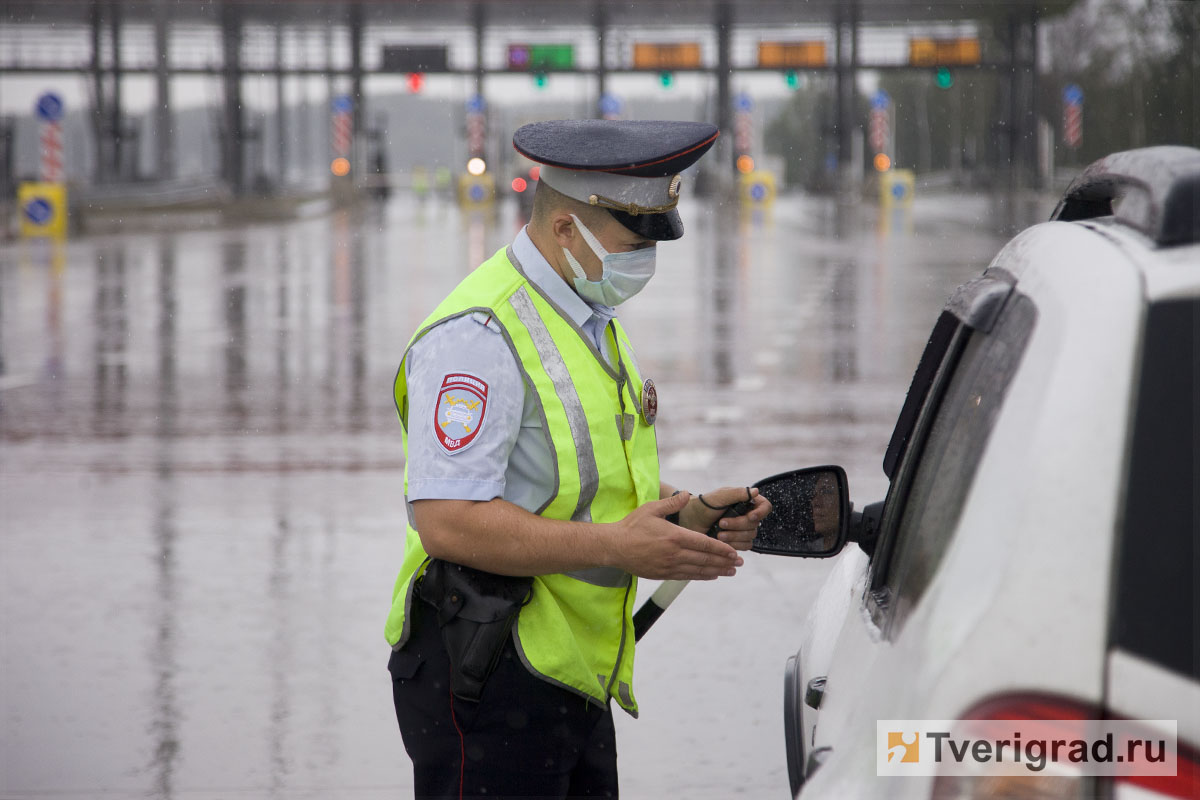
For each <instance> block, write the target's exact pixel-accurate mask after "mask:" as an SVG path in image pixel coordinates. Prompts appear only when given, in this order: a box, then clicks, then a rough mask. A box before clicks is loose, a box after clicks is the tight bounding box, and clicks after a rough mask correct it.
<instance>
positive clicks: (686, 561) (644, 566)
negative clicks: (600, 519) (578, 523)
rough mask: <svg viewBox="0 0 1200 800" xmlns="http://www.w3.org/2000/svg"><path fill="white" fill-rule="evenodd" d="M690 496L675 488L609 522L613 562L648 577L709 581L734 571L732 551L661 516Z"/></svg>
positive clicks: (738, 562)
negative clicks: (668, 494) (619, 519)
mask: <svg viewBox="0 0 1200 800" xmlns="http://www.w3.org/2000/svg"><path fill="white" fill-rule="evenodd" d="M690 499H691V495H690V494H688V493H687V492H680V493H679V494H677V495H674V496H672V497H667V498H664V499H662V500H655V501H653V502H650V503H646V504H645V505H642V506H639V507H638V508H636V509H634V510H633V511H632V512H630V513H629V514H628V515H627V516H626V517H625V518H624V519H622V520H621V521H620V522H613V523H610V524H611V525H612V532H613V547H614V555H613V561H614V563H615V564H616V565H617V566H620V567H621V568H622V569H624V570H625V571H626V572H632V573H633V574H634V575H637V576H638V577H641V578H651V579H653V580H705V581H710V580H713V579H714V578H720V577H725V576H731V575H734V574H735V573H736V572H737V567H740V566H742V563H743V562H742V559H741V557H740V556H738V554H737V551H736V550H734V549H733V548H732V547H730V546H729V545H727V544H725V542H722V541H718V540H717V539H711V538H709V537H707V536H705V535H704V534H702V533H697V532H695V531H690V530H687V529H686V528H681V527H679V526H678V525H672V524H671V523H670V522H667V520H666V519H665V517H666V516H667V515H668V514H673V513H675V512H676V511H679V510H680V509H682V508H683V507H684V506H685V505H687V502H688V500H690Z"/></svg>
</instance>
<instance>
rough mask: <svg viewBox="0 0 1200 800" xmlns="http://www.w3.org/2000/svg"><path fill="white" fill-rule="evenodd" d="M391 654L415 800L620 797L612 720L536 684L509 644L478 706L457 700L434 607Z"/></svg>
mask: <svg viewBox="0 0 1200 800" xmlns="http://www.w3.org/2000/svg"><path fill="white" fill-rule="evenodd" d="M412 615H413V619H412V621H411V622H412V625H413V630H412V633H411V635H410V637H409V640H408V642H407V643H406V644H405V646H404V649H403V650H396V651H393V652H392V655H391V659H390V660H389V661H388V671H389V672H391V674H392V697H393V700H394V702H395V705H396V720H397V721H398V722H399V723H400V733H401V735H402V736H403V738H404V749H405V750H406V751H408V755H409V757H410V758H411V759H412V762H413V776H414V787H415V795H416V797H417V798H421V800H424V799H425V798H453V799H454V800H458V798H475V797H486V798H489V800H494V799H495V798H522V800H524V799H525V798H559V800H562V798H568V797H617V749H616V732H615V730H614V728H613V719H612V710H611V708H609V707H607V706H606V707H604V708H601V707H599V706H597V705H596V704H595V703H591V702H588V701H587V700H585V699H584V698H582V697H580V696H579V695H576V694H573V693H571V692H569V691H567V690H565V689H560V688H559V687H557V686H553V685H551V684H549V683H547V682H546V681H543V680H541V679H540V678H536V677H534V676H533V675H532V674H531V673H530V672H529V670H527V669H526V668H525V667H524V665H522V663H521V661H520V658H519V657H518V656H517V653H516V648H515V646H514V645H513V643H512V640H511V638H510V639H509V641H508V643H507V644H506V645H505V647H504V651H503V653H502V654H501V657H500V662H499V665H498V666H497V667H496V671H495V672H493V673H492V676H491V677H490V678H489V679H488V682H487V686H486V687H484V690H483V696H482V697H481V699H480V701H479V702H478V703H473V702H470V701H468V700H462V699H460V698H457V697H454V696H453V695H452V694H451V693H450V662H449V660H448V658H447V656H446V649H445V647H443V645H442V637H441V630H440V629H439V628H438V624H437V618H436V614H435V612H434V610H433V608H432V607H430V606H429V605H427V604H426V603H424V602H422V601H421V600H419V599H417V598H415V597H414V598H413V603H412Z"/></svg>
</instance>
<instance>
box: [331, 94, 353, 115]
mask: <svg viewBox="0 0 1200 800" xmlns="http://www.w3.org/2000/svg"><path fill="white" fill-rule="evenodd" d="M333 110H334V111H337V112H339V113H342V112H349V111H352V110H354V101H353V100H351V99H350V95H348V94H339V95H338V96H337V97H335V98H334V99H333Z"/></svg>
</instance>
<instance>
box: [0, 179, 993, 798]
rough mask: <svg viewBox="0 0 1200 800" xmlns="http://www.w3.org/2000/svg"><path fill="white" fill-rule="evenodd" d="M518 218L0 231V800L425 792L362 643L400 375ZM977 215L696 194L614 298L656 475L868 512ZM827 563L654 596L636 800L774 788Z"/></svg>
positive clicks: (389, 526) (371, 216) (372, 614)
mask: <svg viewBox="0 0 1200 800" xmlns="http://www.w3.org/2000/svg"><path fill="white" fill-rule="evenodd" d="M515 213H516V209H515V207H514V206H504V207H502V208H501V210H500V213H499V215H498V216H497V217H496V218H495V219H492V220H488V219H484V218H478V217H472V216H469V215H464V214H462V213H460V212H459V211H458V209H457V208H455V207H453V206H450V205H447V204H444V203H441V202H440V201H438V200H436V199H432V198H431V199H429V200H427V201H425V202H418V201H416V200H413V199H411V198H408V197H398V198H396V199H394V200H393V201H392V202H391V203H390V204H388V205H386V206H365V207H362V208H359V209H358V210H356V211H353V212H351V211H335V212H332V213H330V214H319V215H314V216H309V217H306V218H301V219H297V220H294V221H288V222H281V223H274V224H266V225H253V226H244V227H226V228H221V229H216V230H214V229H195V230H187V229H185V228H183V227H182V226H173V225H165V226H164V225H155V226H154V228H155V230H156V231H158V232H146V233H112V234H105V235H97V236H92V237H88V238H83V239H78V240H71V241H68V242H66V243H64V244H60V245H53V244H50V243H47V242H45V241H38V240H32V241H25V242H15V243H7V244H0V508H2V511H3V519H4V527H3V531H2V533H0V726H2V730H3V733H0V794H2V795H3V796H4V797H6V798H32V797H38V798H67V797H72V798H74V797H89V798H90V797H96V798H102V797H127V796H134V795H136V796H148V797H157V798H170V797H176V796H178V797H187V798H210V797H211V798H217V797H229V796H238V797H249V798H267V797H287V798H310V797H311V798H317V797H320V798H328V797H342V798H384V797H389V798H390V797H396V796H404V795H405V794H406V793H407V792H409V791H411V769H410V765H409V762H408V760H407V758H406V756H405V754H404V752H403V748H402V743H401V740H400V736H399V733H398V731H397V730H396V728H395V719H394V716H393V711H392V707H391V699H390V697H391V695H390V687H389V686H388V685H387V680H388V675H387V671H386V669H385V664H386V661H387V646H386V643H385V642H384V640H383V634H382V630H383V619H384V616H385V615H386V611H387V607H388V603H389V601H390V597H391V590H392V582H393V580H394V578H395V574H396V569H397V566H398V565H399V563H400V559H401V555H402V547H403V538H404V537H403V530H404V528H403V526H404V508H403V460H402V448H401V446H400V428H399V425H398V423H397V421H396V416H395V410H394V408H393V407H392V400H391V383H392V378H393V375H394V373H395V369H396V365H397V362H398V360H399V358H400V355H401V354H402V352H403V349H404V346H405V343H406V342H407V340H408V337H409V336H410V335H411V333H412V331H413V329H414V328H415V326H416V324H417V323H418V322H419V321H420V320H421V318H423V316H424V314H425V313H426V312H427V311H428V309H430V308H432V307H433V306H434V305H435V304H436V303H437V301H438V300H440V298H441V297H443V296H444V295H445V294H446V293H447V292H448V291H449V290H450V288H452V287H453V286H454V285H455V283H457V281H458V280H460V279H461V278H462V276H463V275H465V274H466V273H467V272H468V271H469V270H470V269H471V268H472V267H473V266H474V265H476V264H478V263H479V262H481V261H482V260H483V259H484V258H485V257H486V256H487V255H490V254H491V253H492V252H494V251H495V250H496V249H498V248H500V247H502V246H504V244H506V243H507V242H508V241H510V240H511V238H512V236H513V234H514V233H515V232H516V230H517V229H518V224H519V223H518V222H517V220H516V218H515ZM909 214H910V215H911V216H910V215H909ZM989 218H990V212H989V204H988V203H987V201H986V199H985V198H982V197H967V198H962V197H943V198H918V201H917V202H916V204H915V206H914V208H913V210H912V211H911V212H908V214H906V215H904V216H897V217H889V218H885V219H878V218H877V217H876V215H875V212H874V211H873V210H871V209H869V208H867V209H858V210H857V211H855V212H853V213H850V212H846V213H845V214H838V213H835V211H834V209H833V207H832V205H831V203H830V202H829V201H827V200H824V199H820V198H807V197H783V198H781V199H780V200H779V201H778V203H777V204H776V206H775V208H774V210H773V212H772V213H771V214H770V216H765V217H764V216H742V215H741V214H739V213H738V210H737V209H736V207H728V206H721V205H718V204H716V203H714V202H711V201H710V202H697V203H694V204H693V205H692V207H691V208H690V209H689V211H688V214H685V217H684V221H685V225H686V226H687V230H688V233H687V235H686V236H685V237H684V238H683V239H682V240H680V241H679V242H675V243H667V244H664V245H661V247H660V251H659V259H658V262H659V269H658V275H657V276H656V277H655V279H654V280H653V281H652V282H651V283H650V285H649V287H648V288H647V289H646V290H645V292H643V294H641V295H639V296H638V297H636V298H634V299H633V300H631V301H630V302H629V303H628V304H627V305H626V306H623V307H622V309H621V318H622V321H623V322H624V323H625V324H626V327H627V329H628V331H629V334H630V336H631V338H632V340H633V342H634V345H635V347H636V348H637V352H638V358H639V363H640V367H641V372H642V373H643V374H645V375H647V376H650V377H652V378H653V379H654V381H655V383H656V384H657V386H658V392H659V403H660V413H659V421H658V423H657V424H658V426H659V441H660V454H661V458H662V464H663V475H664V478H665V479H667V480H669V481H670V482H672V483H674V484H676V485H679V486H682V487H685V488H688V489H690V490H692V491H703V490H705V489H706V488H710V487H713V486H717V485H723V484H743V483H747V484H748V483H751V482H753V481H756V480H758V479H760V478H763V477H766V476H767V475H771V474H774V473H777V472H781V471H783V470H786V469H790V468H793V467H797V466H801V465H811V464H820V463H840V464H843V465H845V466H846V467H847V470H848V472H849V476H850V483H851V485H852V487H853V489H854V493H855V495H856V496H857V497H863V498H867V497H871V498H873V499H878V497H882V493H883V491H884V489H885V488H886V483H885V481H884V478H883V474H882V471H881V469H880V461H881V459H882V455H883V454H882V452H881V451H880V450H879V443H880V442H886V441H887V436H888V434H889V432H890V427H891V425H892V422H893V421H894V419H895V415H896V413H897V411H898V409H899V407H900V404H901V403H902V401H903V397H904V391H905V389H906V388H907V380H908V377H909V376H910V375H911V373H912V369H913V367H914V365H915V363H916V360H917V358H918V356H919V355H920V352H921V348H922V346H923V345H924V338H925V336H926V334H927V332H928V330H929V326H930V324H931V322H932V321H933V319H934V318H935V316H936V314H937V311H938V309H939V308H940V306H941V305H942V303H943V302H944V301H945V299H946V297H947V295H948V294H949V292H950V291H951V290H952V289H953V287H955V286H957V285H958V284H959V283H961V282H962V281H963V280H965V279H966V278H968V277H970V276H972V275H975V274H978V273H979V272H980V271H982V269H983V268H984V266H986V263H987V261H988V259H989V258H990V256H991V254H992V253H994V252H995V250H996V248H997V245H998V244H999V243H1000V242H1002V241H1003V237H1002V236H1000V235H999V234H996V233H991V232H989V224H988V219H989ZM147 227H150V226H149V225H148V226H147ZM172 228H176V229H175V230H172ZM837 230H840V231H841V232H842V235H840V236H839V235H836V234H835V233H834V231H837ZM828 568H829V567H828V565H827V564H823V563H822V562H815V563H814V562H804V563H799V562H798V560H788V559H779V558H775V559H772V558H769V557H764V556H753V555H752V556H751V557H749V558H748V559H747V564H746V566H745V567H744V568H743V569H742V570H741V572H740V573H739V575H738V576H737V577H736V578H734V579H727V580H722V581H718V582H715V583H708V584H703V585H696V586H693V587H691V588H689V590H688V591H687V592H686V593H685V594H684V595H683V596H682V597H681V598H680V600H679V601H678V603H676V604H675V606H674V607H672V609H671V610H670V612H669V614H668V615H667V616H665V617H664V618H663V620H661V621H660V622H659V624H658V625H657V626H656V627H655V629H654V631H653V632H652V633H651V634H650V635H648V636H647V638H646V640H645V641H644V642H643V643H642V644H641V645H640V646H639V648H638V680H639V687H638V698H639V702H640V705H641V709H642V714H641V719H639V720H636V721H634V720H629V719H625V718H623V717H621V718H619V719H618V722H617V724H618V746H619V750H620V765H621V771H622V791H623V794H624V795H625V796H626V797H629V798H635V799H636V798H657V797H664V796H686V797H692V798H725V797H728V796H730V795H731V794H744V795H746V796H750V797H783V796H785V795H786V792H787V775H786V767H785V759H784V750H783V730H782V723H781V719H780V712H779V708H780V696H781V686H780V685H779V675H780V670H781V666H782V664H783V662H784V660H785V658H786V657H787V656H788V655H790V651H789V648H792V646H793V643H794V642H795V640H796V639H797V635H798V634H797V631H798V629H799V627H800V626H801V625H802V624H803V622H804V617H805V614H806V613H807V609H808V606H809V604H810V603H811V601H812V598H813V596H814V595H815V592H816V590H817V588H818V587H819V585H820V580H821V577H822V575H823V574H824V571H825V570H826V569H828ZM652 590H653V584H652V583H650V582H647V583H645V584H644V585H643V587H642V589H641V591H640V594H642V595H643V597H645V596H648V595H649V593H650V592H651V591H652Z"/></svg>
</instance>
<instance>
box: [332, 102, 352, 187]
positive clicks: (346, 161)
mask: <svg viewBox="0 0 1200 800" xmlns="http://www.w3.org/2000/svg"><path fill="white" fill-rule="evenodd" d="M353 111H354V101H353V100H351V99H350V96H349V95H345V94H343V95H339V96H338V97H337V98H336V99H335V100H334V101H333V128H332V132H331V135H330V143H331V145H332V149H333V174H334V175H336V176H337V177H345V176H346V175H349V174H350V164H351V152H352V151H353V148H354V116H353Z"/></svg>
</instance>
